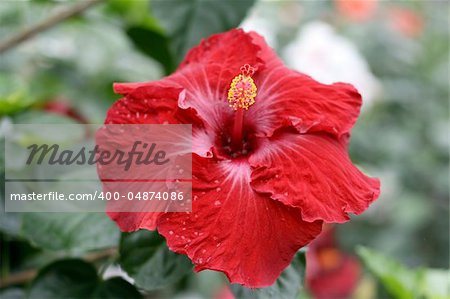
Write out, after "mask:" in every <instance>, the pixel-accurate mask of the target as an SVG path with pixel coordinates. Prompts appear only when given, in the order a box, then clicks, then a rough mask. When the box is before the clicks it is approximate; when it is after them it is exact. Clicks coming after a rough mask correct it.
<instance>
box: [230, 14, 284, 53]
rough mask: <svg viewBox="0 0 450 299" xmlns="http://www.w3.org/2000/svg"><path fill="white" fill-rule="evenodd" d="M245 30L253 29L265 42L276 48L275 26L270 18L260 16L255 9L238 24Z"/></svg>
mask: <svg viewBox="0 0 450 299" xmlns="http://www.w3.org/2000/svg"><path fill="white" fill-rule="evenodd" d="M239 27H240V28H242V29H244V30H245V31H247V32H248V31H255V32H257V33H258V34H259V35H261V36H262V37H264V39H265V40H266V42H267V44H268V45H269V46H270V47H272V48H274V49H276V47H277V38H276V28H274V27H275V26H274V24H273V22H271V20H270V19H267V18H266V17H264V16H262V15H261V13H259V12H258V10H256V9H252V11H251V13H250V14H249V15H248V16H247V17H246V18H245V19H244V21H243V22H242V23H241V25H240V26H239Z"/></svg>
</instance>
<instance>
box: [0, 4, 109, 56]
mask: <svg viewBox="0 0 450 299" xmlns="http://www.w3.org/2000/svg"><path fill="white" fill-rule="evenodd" d="M102 1H103V0H84V1H80V2H79V3H77V4H75V5H73V6H70V7H68V8H65V9H63V10H61V11H59V12H56V13H55V14H53V15H51V16H50V17H48V18H47V19H45V20H43V21H41V22H39V23H37V24H35V25H33V26H31V27H29V28H27V29H25V30H23V31H21V32H19V33H18V34H17V35H14V36H11V37H10V38H7V39H5V40H3V41H0V53H3V52H6V51H7V50H9V49H11V48H14V47H15V46H17V45H19V44H20V43H22V42H24V41H26V40H28V39H30V38H32V37H34V36H35V35H37V34H38V33H40V32H43V31H45V30H47V29H49V28H51V27H53V26H55V25H57V24H59V23H61V22H63V21H65V20H67V19H69V18H71V17H73V16H76V15H79V14H81V13H82V12H84V11H85V10H87V9H88V8H90V7H92V6H93V5H95V4H98V3H100V2H102Z"/></svg>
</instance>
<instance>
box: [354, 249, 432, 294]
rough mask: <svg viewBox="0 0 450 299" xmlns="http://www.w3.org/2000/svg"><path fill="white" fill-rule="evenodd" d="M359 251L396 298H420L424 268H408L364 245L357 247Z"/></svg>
mask: <svg viewBox="0 0 450 299" xmlns="http://www.w3.org/2000/svg"><path fill="white" fill-rule="evenodd" d="M357 253H358V255H359V256H360V257H361V258H362V260H363V261H364V263H365V265H366V266H367V268H368V269H369V270H370V271H371V272H372V273H373V274H374V275H375V276H376V277H377V278H378V279H379V280H380V282H381V283H382V284H383V286H384V287H385V288H386V291H387V292H388V293H389V294H390V295H392V296H393V297H394V298H398V299H403V298H404V299H408V298H420V297H421V295H422V294H423V291H424V277H425V276H424V271H423V269H418V270H415V271H414V270H411V269H408V268H406V267H405V266H403V265H402V264H400V263H399V262H397V261H396V260H394V259H392V258H389V257H387V256H384V255H381V254H379V253H377V252H375V251H373V250H370V249H368V248H366V247H362V246H360V247H358V248H357Z"/></svg>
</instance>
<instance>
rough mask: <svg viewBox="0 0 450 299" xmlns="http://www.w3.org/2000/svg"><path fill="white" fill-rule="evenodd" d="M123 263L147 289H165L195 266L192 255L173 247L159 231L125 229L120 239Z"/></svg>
mask: <svg viewBox="0 0 450 299" xmlns="http://www.w3.org/2000/svg"><path fill="white" fill-rule="evenodd" d="M119 252H120V259H119V263H120V264H121V266H122V267H123V269H124V270H125V271H127V273H128V274H129V275H130V276H131V277H133V278H134V279H135V283H136V286H138V287H140V288H142V289H145V290H155V289H161V288H164V287H166V286H169V285H171V284H174V283H176V282H178V281H179V280H180V279H181V278H183V277H184V276H185V275H186V274H187V273H189V272H190V271H191V270H192V264H191V262H190V261H189V259H188V258H187V257H186V256H184V255H180V254H176V253H174V252H172V251H170V250H169V249H168V248H167V246H166V244H165V242H164V238H162V237H161V236H160V235H159V234H157V233H156V232H150V231H147V230H140V231H137V232H134V233H125V234H123V235H122V240H121V242H120V248H119Z"/></svg>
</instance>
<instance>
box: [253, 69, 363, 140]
mask: <svg viewBox="0 0 450 299" xmlns="http://www.w3.org/2000/svg"><path fill="white" fill-rule="evenodd" d="M256 85H257V86H258V95H257V96H256V103H255V104H254V105H253V106H252V108H251V109H249V111H248V113H247V117H248V118H250V119H253V120H254V124H255V128H257V130H258V132H257V134H258V135H259V136H271V135H272V134H273V132H274V131H275V130H277V129H278V128H280V127H284V126H289V125H293V126H294V127H295V128H296V129H297V130H298V131H299V132H300V133H306V132H318V131H324V132H327V133H330V134H333V135H335V136H337V137H340V136H343V135H345V134H348V133H350V131H351V128H352V127H353V125H354V124H355V122H356V120H357V118H358V115H359V111H360V107H361V103H362V102H361V95H360V94H359V93H358V91H357V90H356V89H355V88H354V87H353V86H351V85H349V84H344V83H335V84H332V85H326V84H321V83H319V82H317V81H315V80H313V79H312V78H310V77H308V76H306V75H304V74H301V73H298V72H296V71H292V70H289V69H288V68H286V67H285V66H276V67H274V68H272V69H267V70H266V71H265V72H264V73H263V74H260V75H259V76H258V77H256Z"/></svg>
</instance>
